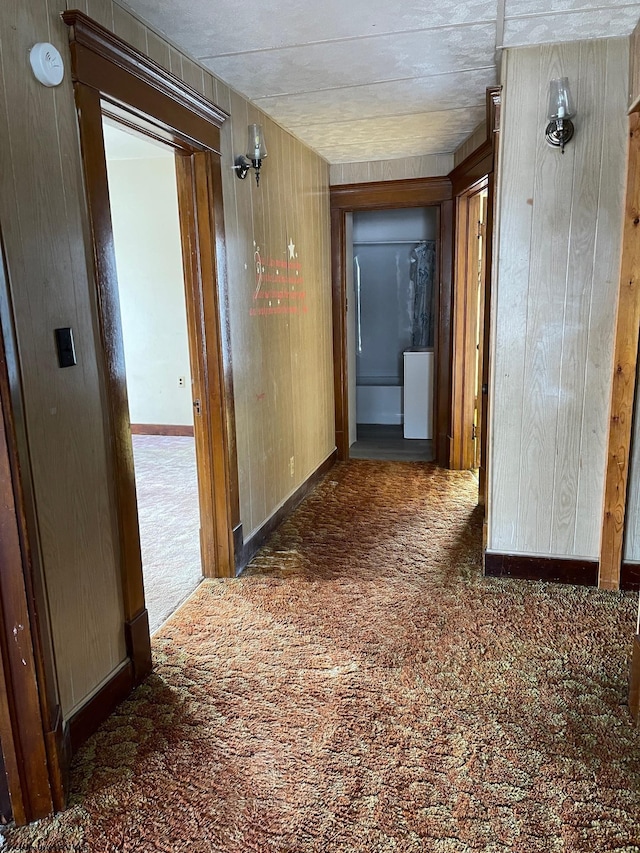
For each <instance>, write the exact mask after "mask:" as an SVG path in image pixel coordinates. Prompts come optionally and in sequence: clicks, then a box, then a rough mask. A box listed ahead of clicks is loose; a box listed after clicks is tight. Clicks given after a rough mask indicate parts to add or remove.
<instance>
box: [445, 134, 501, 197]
mask: <svg viewBox="0 0 640 853" xmlns="http://www.w3.org/2000/svg"><path fill="white" fill-rule="evenodd" d="M492 171H493V139H492V137H487V139H485V141H484V142H483V143H482V145H480V147H479V148H476V150H475V151H472V152H471V154H469V156H468V157H466V158H465V159H464V160H463V161H462V163H460V164H459V165H457V166H456V167H455V169H453V170H452V171H451V172H449V180H450V181H451V185H452V187H453V194H454V195H460V193H461V192H464V191H465V190H467V189H468V188H469V187H470V186H471V185H472V184H475V183H476V182H477V181H481V180H482V179H483V178H486V176H487V175H488V174H489V172H492Z"/></svg>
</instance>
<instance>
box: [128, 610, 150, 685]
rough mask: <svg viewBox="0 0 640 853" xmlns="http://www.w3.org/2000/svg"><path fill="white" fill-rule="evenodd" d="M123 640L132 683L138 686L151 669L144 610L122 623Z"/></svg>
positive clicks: (146, 616) (147, 629) (147, 619)
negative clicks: (130, 665) (129, 664)
mask: <svg viewBox="0 0 640 853" xmlns="http://www.w3.org/2000/svg"><path fill="white" fill-rule="evenodd" d="M124 638H125V643H126V647H127V654H128V655H129V659H130V660H131V664H132V667H133V683H134V685H135V684H140V682H141V681H144V679H145V678H146V677H147V675H149V673H150V672H151V669H152V662H151V639H150V636H149V614H148V613H147V610H146V608H145V609H144V610H142V611H141V612H140V613H138V615H137V616H134V618H133V619H130V620H129V621H128V622H125V623H124Z"/></svg>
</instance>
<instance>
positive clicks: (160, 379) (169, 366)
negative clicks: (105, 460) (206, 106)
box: [103, 117, 202, 633]
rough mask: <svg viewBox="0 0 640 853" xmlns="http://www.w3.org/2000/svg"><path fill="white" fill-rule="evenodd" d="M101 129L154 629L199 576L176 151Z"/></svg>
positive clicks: (112, 125)
mask: <svg viewBox="0 0 640 853" xmlns="http://www.w3.org/2000/svg"><path fill="white" fill-rule="evenodd" d="M103 133H104V141H105V154H106V163H107V175H108V182H109V200H110V206H111V218H112V227H113V240H114V249H115V257H116V268H117V278H118V296H119V303H120V314H121V321H122V337H123V347H124V360H125V370H126V384H127V397H128V402H129V418H130V423H131V433H132V447H133V460H134V470H135V481H136V497H137V503H138V521H139V525H140V546H141V552H142V570H143V577H144V592H145V602H146V606H147V611H148V613H149V629H150V632H151V633H153V632H154V631H155V630H156V629H157V628H159V627H160V625H161V624H162V623H163V622H164V621H165V620H166V619H167V618H168V617H169V616H170V615H171V614H172V613H173V612H174V610H175V609H176V608H177V607H178V606H179V605H180V604H181V603H182V602H183V601H184V600H185V598H187V596H188V595H190V594H191V592H193V590H194V589H195V587H196V586H197V585H198V583H199V582H200V581H201V580H202V558H201V553H200V507H199V498H198V479H197V465H196V447H195V438H194V418H193V402H192V400H193V396H194V395H193V393H192V386H193V382H192V373H191V364H190V358H189V332H188V324H187V308H186V301H185V277H184V269H183V265H182V247H181V235H180V217H179V208H178V193H177V184H176V164H175V152H174V149H173V148H172V147H171V146H169V145H166V144H163V143H162V142H160V141H158V140H155V139H152V138H150V137H147V136H143V135H141V134H138V133H135V132H134V131H132V130H131V129H129V128H127V127H125V126H123V125H121V124H118V123H117V122H116V121H114V120H112V119H109V118H107V117H105V118H104V119H103Z"/></svg>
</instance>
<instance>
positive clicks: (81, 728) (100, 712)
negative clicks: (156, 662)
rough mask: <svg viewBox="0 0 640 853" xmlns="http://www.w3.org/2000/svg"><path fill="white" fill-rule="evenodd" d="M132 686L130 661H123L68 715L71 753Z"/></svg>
mask: <svg viewBox="0 0 640 853" xmlns="http://www.w3.org/2000/svg"><path fill="white" fill-rule="evenodd" d="M134 686H135V684H134V677H133V666H132V664H131V661H125V663H124V664H123V665H122V666H120V667H118V669H117V670H116V671H115V672H114V673H113V675H112V676H111V677H110V678H109V679H108V680H107V681H106V682H105V684H103V686H102V687H101V688H100V690H98V691H97V692H96V693H94V694H93V696H92V697H91V698H90V699H89V700H88V701H87V702H86V703H85V704H84V705H83V706H82V707H81V708H79V709H78V710H77V711H76V712H75V713H74V714H72V715H71V717H69V720H68V727H69V728H68V731H69V744H70V747H71V752H72V754H73V753H75V752H76V751H77V750H78V749H79V748H80V747H81V746H82V744H83V743H84V742H85V741H86V740H87V738H89V737H91V735H92V734H93V733H94V732H95V731H96V729H97V728H98V727H99V726H100V725H102V723H103V722H104V721H105V720H106V719H107V717H108V716H109V715H110V714H111V713H112V712H113V711H114V709H115V708H116V707H117V706H118V705H119V704H120V702H123V701H124V700H125V699H126V698H127V696H128V695H129V694H130V693H131V691H132V690H133V688H134Z"/></svg>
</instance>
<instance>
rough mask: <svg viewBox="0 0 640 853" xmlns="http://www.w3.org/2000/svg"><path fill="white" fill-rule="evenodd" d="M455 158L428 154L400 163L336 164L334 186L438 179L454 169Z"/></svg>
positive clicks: (332, 174) (332, 168) (378, 161)
mask: <svg viewBox="0 0 640 853" xmlns="http://www.w3.org/2000/svg"><path fill="white" fill-rule="evenodd" d="M453 166H454V163H453V154H426V155H425V156H423V157H400V158H398V159H397V160H371V161H364V162H362V163H336V164H333V165H332V166H331V167H330V178H331V185H332V186H334V185H338V184H365V183H369V182H370V181H400V180H403V179H404V178H437V177H439V176H440V175H448V174H449V172H450V171H451V170H452V169H453Z"/></svg>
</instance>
